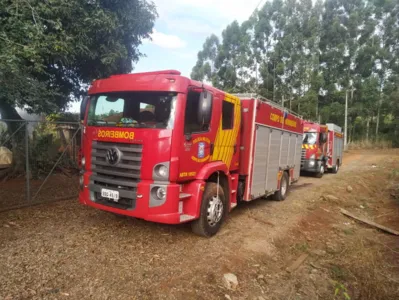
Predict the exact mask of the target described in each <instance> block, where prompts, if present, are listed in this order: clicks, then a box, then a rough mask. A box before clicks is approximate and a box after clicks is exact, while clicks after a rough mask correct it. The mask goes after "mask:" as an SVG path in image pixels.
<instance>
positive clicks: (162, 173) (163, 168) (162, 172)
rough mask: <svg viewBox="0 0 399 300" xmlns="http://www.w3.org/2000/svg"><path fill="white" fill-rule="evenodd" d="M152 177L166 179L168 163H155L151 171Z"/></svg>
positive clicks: (167, 176) (167, 177)
mask: <svg viewBox="0 0 399 300" xmlns="http://www.w3.org/2000/svg"><path fill="white" fill-rule="evenodd" d="M152 179H154V180H162V181H164V180H168V179H169V163H161V164H157V165H156V166H155V167H154V171H153V173H152Z"/></svg>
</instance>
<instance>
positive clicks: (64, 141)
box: [0, 119, 81, 212]
mask: <svg viewBox="0 0 399 300" xmlns="http://www.w3.org/2000/svg"><path fill="white" fill-rule="evenodd" d="M80 142H81V137H80V125H79V123H78V122H46V121H25V120H4V119H3V120H2V119H0V212H1V211H4V210H9V209H13V208H18V207H21V206H29V205H34V204H37V203H43V202H52V201H56V200H62V199H68V198H71V199H72V198H76V197H77V196H78V193H79V184H78V182H79V149H80Z"/></svg>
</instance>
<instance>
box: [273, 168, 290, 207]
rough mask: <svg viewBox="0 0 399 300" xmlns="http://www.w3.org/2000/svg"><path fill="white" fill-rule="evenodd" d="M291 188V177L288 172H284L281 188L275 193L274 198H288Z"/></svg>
mask: <svg viewBox="0 0 399 300" xmlns="http://www.w3.org/2000/svg"><path fill="white" fill-rule="evenodd" d="M288 188H289V179H288V174H287V172H284V173H283V176H282V177H281V181H280V189H279V190H278V191H276V192H275V193H274V195H273V199H274V200H276V201H283V200H285V198H287V194H288Z"/></svg>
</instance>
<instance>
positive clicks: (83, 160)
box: [82, 156, 86, 169]
mask: <svg viewBox="0 0 399 300" xmlns="http://www.w3.org/2000/svg"><path fill="white" fill-rule="evenodd" d="M85 166H86V158H85V157H84V156H83V157H82V169H84V168H85Z"/></svg>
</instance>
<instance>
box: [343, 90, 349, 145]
mask: <svg viewBox="0 0 399 300" xmlns="http://www.w3.org/2000/svg"><path fill="white" fill-rule="evenodd" d="M348 92H349V91H348V90H346V92H345V94H346V96H345V129H344V130H345V136H344V149H345V150H347V149H348Z"/></svg>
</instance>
